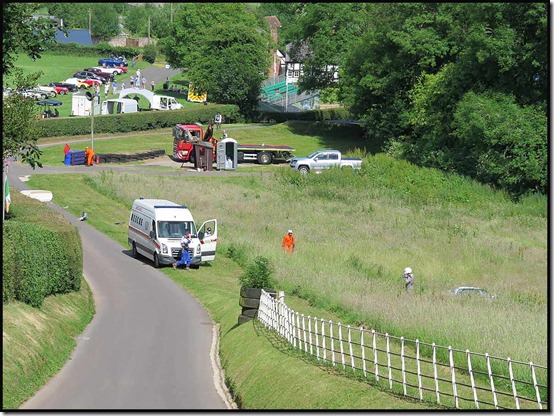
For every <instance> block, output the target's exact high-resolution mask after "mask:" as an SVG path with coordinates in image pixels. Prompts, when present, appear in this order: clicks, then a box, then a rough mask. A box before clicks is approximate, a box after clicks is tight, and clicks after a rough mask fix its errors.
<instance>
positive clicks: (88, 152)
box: [85, 147, 94, 166]
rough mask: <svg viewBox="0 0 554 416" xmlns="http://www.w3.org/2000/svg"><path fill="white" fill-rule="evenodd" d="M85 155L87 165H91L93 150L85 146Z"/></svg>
mask: <svg viewBox="0 0 554 416" xmlns="http://www.w3.org/2000/svg"><path fill="white" fill-rule="evenodd" d="M85 157H86V158H87V166H92V165H93V163H94V150H92V149H91V148H89V147H85Z"/></svg>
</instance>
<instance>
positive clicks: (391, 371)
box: [258, 290, 549, 410]
mask: <svg viewBox="0 0 554 416" xmlns="http://www.w3.org/2000/svg"><path fill="white" fill-rule="evenodd" d="M281 293H282V292H281ZM283 297H284V296H282V297H280V299H274V298H272V297H271V296H270V295H268V294H267V292H265V291H263V290H262V295H261V298H260V307H259V311H258V320H259V321H260V322H262V323H263V324H264V325H265V327H266V328H268V329H272V330H274V331H275V332H276V333H277V334H279V336H280V337H282V338H284V339H286V340H287V341H288V343H289V344H290V345H291V346H292V347H293V348H295V349H298V350H300V351H303V352H304V353H306V354H309V355H311V356H312V357H314V358H315V359H317V360H318V361H322V362H324V363H326V364H328V365H331V366H333V367H335V368H336V369H339V370H342V371H344V372H345V373H347V374H351V375H353V376H363V377H364V378H365V379H368V380H370V381H372V382H374V383H376V384H379V385H381V386H382V387H385V388H387V389H390V390H392V391H393V392H395V393H398V394H402V395H404V396H407V397H411V398H415V399H419V400H421V401H426V402H431V403H436V404H439V405H441V406H445V407H449V408H456V409H522V410H532V409H539V410H546V409H548V407H549V406H548V403H549V396H548V387H547V385H546V383H547V380H548V368H547V367H545V366H541V365H537V364H533V363H532V362H529V363H525V362H521V361H516V360H512V359H510V358H501V357H495V356H492V355H489V354H481V353H476V352H471V351H469V350H458V349H455V348H452V347H451V346H449V347H444V346H440V345H436V344H435V343H432V344H428V343H425V342H421V341H419V340H410V339H406V338H404V337H397V336H393V335H390V334H388V333H385V334H382V333H379V332H376V331H375V330H367V329H363V328H352V327H350V325H347V326H345V325H342V324H341V323H336V322H332V321H327V320H324V319H319V318H316V317H310V316H305V315H304V314H300V313H298V312H295V311H293V310H292V309H290V308H289V307H288V306H286V304H285V303H284V301H283Z"/></svg>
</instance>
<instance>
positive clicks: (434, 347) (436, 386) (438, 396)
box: [431, 342, 441, 404]
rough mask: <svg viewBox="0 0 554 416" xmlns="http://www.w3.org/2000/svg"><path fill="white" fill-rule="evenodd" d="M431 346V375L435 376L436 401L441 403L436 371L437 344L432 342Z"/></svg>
mask: <svg viewBox="0 0 554 416" xmlns="http://www.w3.org/2000/svg"><path fill="white" fill-rule="evenodd" d="M431 345H432V346H433V375H434V378H435V392H436V394H437V403H438V404H440V403H441V396H440V390H439V377H438V372H437V346H436V345H435V343H434V342H433V344H431Z"/></svg>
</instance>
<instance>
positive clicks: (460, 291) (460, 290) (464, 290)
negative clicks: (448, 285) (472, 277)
mask: <svg viewBox="0 0 554 416" xmlns="http://www.w3.org/2000/svg"><path fill="white" fill-rule="evenodd" d="M448 293H450V294H451V295H480V296H485V297H487V298H491V299H493V298H495V295H490V294H489V292H487V291H486V290H485V289H481V288H478V287H473V286H460V287H457V288H454V289H450V290H449V291H448Z"/></svg>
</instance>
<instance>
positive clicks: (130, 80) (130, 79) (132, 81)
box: [129, 75, 135, 88]
mask: <svg viewBox="0 0 554 416" xmlns="http://www.w3.org/2000/svg"><path fill="white" fill-rule="evenodd" d="M129 83H130V84H131V88H133V87H134V86H135V77H134V76H133V75H131V78H129Z"/></svg>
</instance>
